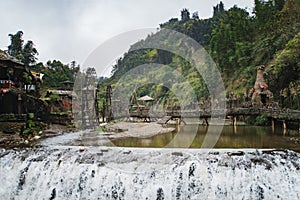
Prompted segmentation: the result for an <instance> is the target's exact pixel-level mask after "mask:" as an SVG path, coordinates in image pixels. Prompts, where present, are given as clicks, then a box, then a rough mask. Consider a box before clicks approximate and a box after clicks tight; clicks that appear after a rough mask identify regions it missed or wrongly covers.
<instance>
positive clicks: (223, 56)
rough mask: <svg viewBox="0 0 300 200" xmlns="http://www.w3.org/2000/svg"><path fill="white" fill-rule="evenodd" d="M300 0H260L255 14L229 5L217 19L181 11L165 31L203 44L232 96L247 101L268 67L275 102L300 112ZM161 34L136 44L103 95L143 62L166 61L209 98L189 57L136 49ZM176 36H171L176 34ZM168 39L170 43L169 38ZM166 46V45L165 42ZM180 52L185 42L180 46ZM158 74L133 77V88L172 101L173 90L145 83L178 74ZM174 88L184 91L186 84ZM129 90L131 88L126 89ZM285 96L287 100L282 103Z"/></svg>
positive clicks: (216, 10)
mask: <svg viewBox="0 0 300 200" xmlns="http://www.w3.org/2000/svg"><path fill="white" fill-rule="evenodd" d="M299 10H300V0H286V1H285V0H269V1H262V0H255V7H254V8H253V13H248V12H247V10H246V9H242V8H239V7H237V6H234V7H232V8H230V9H228V10H225V9H224V4H223V3H222V2H220V4H218V5H216V6H215V7H214V8H213V17H211V18H209V19H199V17H198V13H197V12H195V13H193V14H190V12H189V10H188V9H183V10H182V11H181V18H180V19H177V18H172V19H170V20H169V21H167V22H165V23H162V24H160V29H161V30H162V29H171V30H175V31H178V32H180V33H183V34H185V35H188V36H189V37H191V38H193V39H194V40H196V41H197V42H198V43H199V44H201V45H202V46H203V47H204V48H205V49H206V50H207V52H208V53H209V55H210V56H211V57H212V58H213V60H214V61H215V63H216V65H217V67H218V69H219V71H220V72H221V76H222V79H223V81H224V84H225V88H226V93H227V95H229V94H234V95H235V96H236V97H238V98H242V97H243V96H245V95H246V94H248V91H249V90H250V89H251V88H252V87H253V84H254V82H255V77H256V67H257V66H259V65H265V66H266V74H265V79H266V82H267V83H268V85H269V88H270V90H271V91H272V92H273V93H274V101H277V102H279V101H281V103H282V104H283V105H282V106H283V107H288V108H294V109H300V108H299V94H300V86H299V85H300V84H299V76H300V67H299V65H300V13H299ZM158 34H160V31H158V32H157V33H153V34H151V35H149V36H148V37H147V38H146V39H145V40H142V41H138V42H137V43H136V44H134V45H132V47H131V50H129V52H127V53H125V54H124V55H123V57H122V58H120V59H119V60H118V61H117V64H116V65H115V66H114V67H113V71H112V76H111V78H109V79H106V80H105V81H104V82H101V84H100V91H101V92H100V96H101V94H102V95H104V93H105V92H104V90H105V87H106V86H107V85H112V87H114V86H115V84H116V83H117V82H118V80H119V79H120V78H121V77H122V76H124V74H125V73H126V72H129V71H130V70H132V69H134V68H135V67H137V66H140V65H142V64H147V63H148V64H149V63H160V64H163V65H167V66H169V67H171V68H172V69H174V70H176V71H178V72H180V73H181V74H182V76H184V78H185V79H186V81H187V83H188V84H189V85H191V86H192V87H193V90H194V92H195V94H196V95H197V98H198V99H201V98H207V97H209V95H210V94H209V92H208V90H207V86H206V84H205V83H204V81H203V79H202V78H201V76H200V75H199V73H198V72H197V70H196V69H195V68H194V67H193V65H192V64H191V63H189V62H188V61H187V60H185V59H184V58H182V57H180V56H179V55H176V54H174V53H170V52H167V51H164V50H161V49H140V50H132V49H136V48H135V47H136V46H139V45H141V44H142V43H147V41H151V40H153V38H155V37H156V36H157V35H158ZM170 37H171V36H170ZM166 40H167V39H166ZM161 42H162V43H163V42H164V41H161ZM174 45H177V46H178V48H179V47H180V46H182V45H184V44H182V41H180V40H178V41H175V42H174ZM159 70H161V69H158V70H157V71H156V70H152V72H151V76H146V77H144V80H143V79H140V80H135V77H130V76H129V77H128V80H127V81H128V84H132V83H133V82H134V84H136V85H141V87H138V88H136V91H131V92H132V93H136V95H137V96H143V95H150V96H153V97H154V98H157V99H167V98H170V97H172V96H174V94H172V88H169V89H168V88H166V87H164V86H163V85H162V84H143V83H147V81H149V80H146V79H149V78H152V79H153V78H156V79H159V80H165V81H168V80H169V81H170V80H172V78H174V77H172V75H171V74H170V73H165V72H162V71H159ZM180 84H181V85H175V86H174V85H173V87H179V88H180V87H181V88H182V89H183V90H184V83H180ZM125 87H126V85H125ZM282 98H284V100H282Z"/></svg>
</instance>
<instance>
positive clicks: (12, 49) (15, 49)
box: [7, 31, 24, 59]
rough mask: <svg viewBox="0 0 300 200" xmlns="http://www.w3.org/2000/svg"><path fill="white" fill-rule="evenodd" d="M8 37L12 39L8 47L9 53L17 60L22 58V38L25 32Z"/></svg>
mask: <svg viewBox="0 0 300 200" xmlns="http://www.w3.org/2000/svg"><path fill="white" fill-rule="evenodd" d="M8 36H9V37H10V45H9V46H8V49H7V53H8V54H9V55H10V56H13V57H15V58H17V59H19V58H21V57H22V52H23V43H24V40H23V38H22V36H23V32H22V31H18V32H17V33H16V34H9V35H8Z"/></svg>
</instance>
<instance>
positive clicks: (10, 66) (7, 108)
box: [0, 50, 40, 114]
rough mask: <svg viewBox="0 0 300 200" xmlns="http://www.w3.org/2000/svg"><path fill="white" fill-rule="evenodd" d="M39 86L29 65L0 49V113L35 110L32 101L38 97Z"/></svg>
mask: <svg viewBox="0 0 300 200" xmlns="http://www.w3.org/2000/svg"><path fill="white" fill-rule="evenodd" d="M38 88H39V82H38V81H37V80H36V78H35V77H34V76H33V75H32V73H31V72H30V70H29V68H28V66H25V65H24V64H23V63H21V62H19V61H17V60H15V59H14V58H11V57H9V56H8V55H6V54H5V53H4V52H3V51H2V50H0V114H26V113H29V112H35V111H36V109H35V103H34V104H32V103H33V102H32V101H34V99H35V97H36V99H38V98H37V97H38V96H39V91H38ZM29 105H30V106H29ZM37 107H40V106H37Z"/></svg>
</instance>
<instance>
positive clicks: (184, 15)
mask: <svg viewBox="0 0 300 200" xmlns="http://www.w3.org/2000/svg"><path fill="white" fill-rule="evenodd" d="M188 20H190V12H189V10H188V9H186V8H184V9H183V10H182V11H181V21H182V22H186V21H188Z"/></svg>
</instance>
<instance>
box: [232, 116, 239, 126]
mask: <svg viewBox="0 0 300 200" xmlns="http://www.w3.org/2000/svg"><path fill="white" fill-rule="evenodd" d="M232 120H233V121H232V125H233V126H234V127H237V125H238V123H237V117H236V116H233V118H232Z"/></svg>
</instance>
